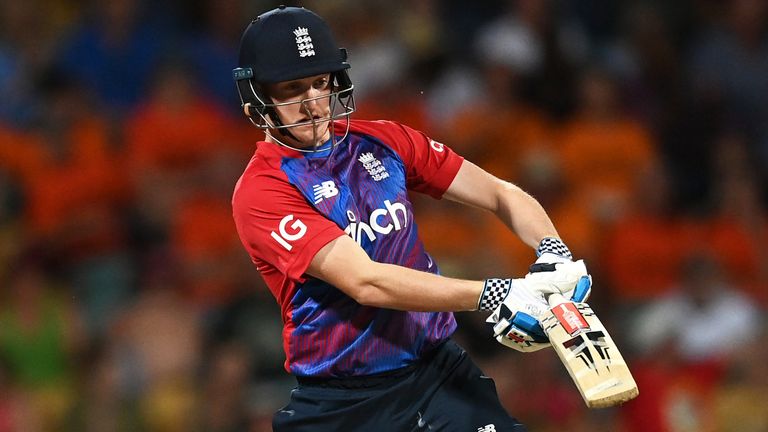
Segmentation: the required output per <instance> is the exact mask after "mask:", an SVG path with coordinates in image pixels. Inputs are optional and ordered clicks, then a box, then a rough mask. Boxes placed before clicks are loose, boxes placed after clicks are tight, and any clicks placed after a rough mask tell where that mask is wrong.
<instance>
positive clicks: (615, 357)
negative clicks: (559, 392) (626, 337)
mask: <svg viewBox="0 0 768 432" xmlns="http://www.w3.org/2000/svg"><path fill="white" fill-rule="evenodd" d="M547 300H548V302H549V306H550V312H551V313H548V314H547V315H546V317H545V318H544V319H543V320H542V321H541V326H542V327H543V328H544V332H545V333H546V334H547V336H548V337H549V341H550V342H551V343H552V347H554V349H555V351H556V352H557V355H558V357H560V360H561V361H562V362H563V364H564V365H565V368H566V369H567V370H568V374H569V375H571V378H572V379H573V382H574V383H575V384H576V387H577V388H578V389H579V393H581V397H582V398H583V399H584V402H585V403H586V404H587V406H588V407H589V408H605V407H611V406H615V405H620V404H622V403H624V402H627V401H628V400H631V399H633V398H634V397H636V396H637V395H638V394H639V390H638V388H637V384H636V383H635V380H634V378H632V374H631V373H630V371H629V367H627V363H626V362H625V361H624V358H623V357H622V356H621V353H620V352H619V349H618V348H617V347H616V343H615V342H614V341H613V339H612V338H611V336H610V335H609V334H608V331H607V330H606V329H605V326H603V323H602V322H600V319H598V318H597V315H595V313H594V312H593V311H592V308H591V307H589V305H588V304H586V303H574V302H571V301H569V300H566V299H565V297H563V296H561V295H559V294H552V295H550V296H549V298H548V299H547Z"/></svg>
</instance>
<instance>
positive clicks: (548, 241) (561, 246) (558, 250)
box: [536, 237, 573, 260]
mask: <svg viewBox="0 0 768 432" xmlns="http://www.w3.org/2000/svg"><path fill="white" fill-rule="evenodd" d="M544 253H551V254H555V255H559V256H561V257H565V258H568V259H570V260H572V259H573V255H572V254H571V251H570V250H569V249H568V246H566V245H565V243H563V241H562V240H560V239H559V238H555V237H544V238H543V239H542V240H541V242H540V243H539V247H538V249H536V256H537V257H540V256H541V254H544Z"/></svg>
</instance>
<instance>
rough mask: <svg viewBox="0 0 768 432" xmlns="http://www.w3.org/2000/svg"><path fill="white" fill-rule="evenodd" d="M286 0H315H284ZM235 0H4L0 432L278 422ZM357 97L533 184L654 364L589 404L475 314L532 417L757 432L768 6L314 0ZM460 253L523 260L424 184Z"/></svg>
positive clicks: (453, 251)
mask: <svg viewBox="0 0 768 432" xmlns="http://www.w3.org/2000/svg"><path fill="white" fill-rule="evenodd" d="M285 3H286V4H289V5H295V4H297V2H285ZM278 4H279V3H278V2H272V1H246V0H194V1H183V0H163V1H149V0H144V1H142V0H108V1H97V0H93V1H87V0H1V1H0V432H6V431H98V432H101V431H105V432H108V431H160V432H165V431H169V432H173V431H180V432H181V431H184V432H187V431H215V432H225V431H246V430H247V431H263V430H269V429H270V419H271V415H272V413H273V412H274V411H275V410H276V409H277V408H279V407H280V406H282V405H283V404H285V403H286V401H287V398H288V395H289V390H290V388H291V387H292V385H293V383H294V381H293V380H292V379H291V378H290V376H288V375H287V374H286V373H285V372H284V370H283V369H282V364H283V360H284V357H283V353H282V347H281V336H280V331H281V324H280V316H279V313H278V307H277V305H276V304H275V302H274V300H273V299H272V297H271V296H270V294H269V293H268V291H267V290H266V288H265V286H264V284H263V282H262V281H261V279H260V277H259V276H258V273H257V272H256V270H255V268H254V267H253V265H252V264H251V263H250V261H249V259H248V257H247V256H246V254H245V252H244V250H243V249H242V247H241V246H240V244H239V241H238V239H237V236H236V233H235V229H234V224H233V222H232V220H231V210H230V205H229V202H230V196H231V191H232V187H233V185H234V182H235V181H236V179H237V177H238V176H239V174H240V173H241V172H242V169H243V168H244V166H245V164H246V162H247V160H248V158H249V157H250V155H251V153H252V152H253V150H254V143H255V142H256V141H257V140H258V139H259V138H260V137H261V136H262V135H261V133H260V132H259V131H258V130H256V129H255V128H253V127H252V126H251V125H250V123H248V122H247V121H246V120H245V118H244V117H243V116H242V115H241V114H240V111H239V101H238V100H237V96H236V92H235V89H234V85H233V83H232V79H231V69H232V68H233V67H234V66H235V63H236V60H237V48H238V45H239V37H240V34H241V32H242V30H243V29H244V28H245V26H246V25H247V23H248V22H249V21H250V19H252V18H254V17H255V16H256V15H257V14H258V13H260V12H263V11H266V10H268V9H271V8H272V7H274V6H277V5H278ZM303 5H304V6H307V7H309V8H310V9H313V10H315V11H317V12H319V13H320V14H322V15H323V16H325V17H326V19H327V20H328V21H329V23H330V25H331V26H332V27H333V29H334V31H335V32H336V34H337V38H338V39H339V42H340V44H341V45H342V46H345V47H347V48H348V49H349V53H350V61H351V64H352V69H351V76H352V79H353V81H354V83H355V85H356V89H355V93H356V96H357V104H358V107H359V111H358V112H357V113H356V114H355V115H354V116H355V117H356V118H365V119H382V118H386V119H392V120H398V121H401V122H403V123H406V124H409V125H411V126H413V127H415V128H418V129H422V130H424V131H426V132H427V133H428V134H429V135H430V136H431V137H432V138H434V139H436V140H438V141H441V142H443V143H445V144H446V145H448V146H450V147H452V148H453V149H455V150H456V151H458V152H459V153H461V154H462V155H464V156H465V157H467V158H468V159H470V160H472V161H474V162H475V163H477V164H479V165H481V166H483V167H485V168H486V169H487V170H489V171H491V172H492V173H494V174H496V175H497V176H500V177H502V178H505V179H508V180H510V181H513V182H515V183H517V184H519V185H520V186H522V187H523V188H524V189H526V190H528V191H529V192H530V193H532V194H533V195H534V196H535V197H536V198H538V199H539V200H540V202H541V203H542V204H543V205H544V206H545V207H546V208H547V210H548V211H549V213H550V215H551V216H552V218H553V219H554V221H555V224H556V226H557V227H558V229H559V231H560V234H561V235H562V237H563V238H564V239H565V240H566V242H567V243H568V244H569V245H570V247H571V249H572V250H573V252H574V253H575V255H576V256H577V257H580V258H584V259H586V260H587V263H588V266H589V268H590V270H591V272H592V273H593V276H594V280H595V289H594V294H593V297H592V300H591V301H590V303H592V304H593V306H594V308H595V309H596V310H597V311H598V313H599V315H600V316H601V317H602V318H603V321H604V322H605V323H606V324H607V326H608V328H609V329H610V330H611V332H612V333H613V335H614V337H615V339H616V340H617V341H618V342H619V344H620V346H621V348H622V350H623V352H624V354H625V357H626V358H627V359H628V360H629V363H630V366H631V367H632V369H633V371H634V373H635V378H636V379H637V381H638V383H639V385H640V397H639V398H638V399H636V400H635V401H632V402H630V403H628V404H626V405H625V406H624V407H622V408H617V409H605V410H598V411H588V410H587V409H586V408H585V407H584V405H583V402H582V401H581V399H580V397H579V395H578V393H577V391H576V389H575V387H573V385H572V383H571V382H570V379H569V378H568V376H567V375H566V374H565V372H564V369H563V368H562V366H561V364H560V362H559V360H557V358H556V356H555V355H554V353H553V352H552V351H543V352H538V353H533V354H529V355H522V354H519V353H516V352H513V351H509V350H506V349H505V348H503V347H502V346H500V345H498V344H496V343H495V342H494V341H492V340H491V339H490V338H489V335H488V331H487V330H486V329H485V328H484V325H483V324H484V323H483V320H484V317H483V316H481V314H476V313H462V314H457V316H458V318H459V320H460V330H459V332H458V333H457V336H456V338H457V339H458V340H459V341H460V342H461V343H462V344H464V345H465V346H466V347H467V348H468V349H469V350H470V352H471V353H472V355H473V357H474V358H475V360H476V361H477V362H478V363H479V364H480V365H481V366H482V367H483V368H484V369H485V371H486V372H487V373H488V374H489V375H491V376H493V377H494V378H495V380H496V383H497V386H498V389H499V393H500V396H501V399H502V401H503V403H504V404H505V406H506V407H507V408H508V409H509V411H510V412H511V413H513V414H514V415H515V416H517V417H519V418H520V419H522V420H523V421H524V422H525V423H527V424H528V425H529V427H530V428H531V430H533V431H558V432H561V431H739V432H750V431H762V432H764V431H766V430H768V409H766V408H767V407H768V400H767V399H766V396H765V395H766V394H768V335H767V333H766V323H765V312H766V308H767V307H768V234H767V231H766V222H767V220H766V202H767V201H766V198H767V197H768V194H767V192H768V189H767V188H766V179H765V175H766V174H765V173H766V171H768V35H767V33H766V30H768V2H765V1H763V0H733V1H728V2H721V1H715V0H681V1H674V2H671V1H663V0H656V1H653V0H648V1H626V0H625V1H597V0H578V1H568V0H559V1H556V0H549V1H548V0H518V1H501V0H494V1H487V0H484V1H472V2H466V1H459V0H445V1H437V0H416V1H404V0H387V1H382V0H373V1H355V0H333V1H329V0H323V1H320V0H316V1H307V2H305V3H303ZM414 200H415V201H416V204H417V214H416V221H417V223H418V225H419V228H420V231H421V233H422V236H423V239H424V240H425V242H426V244H427V247H428V250H429V251H431V253H432V254H433V255H434V256H435V257H436V258H437V262H438V264H440V266H441V269H442V271H443V273H444V274H446V275H450V276H460V277H467V278H470V277H471V278H483V277H490V276H520V275H522V274H523V273H524V272H525V271H526V268H527V266H528V265H529V264H530V263H531V262H532V261H533V259H534V254H533V251H532V250H530V249H529V248H527V247H526V246H524V245H522V244H521V243H520V242H519V241H517V240H516V238H515V237H514V236H513V235H512V234H510V233H508V232H507V231H506V230H505V229H504V228H503V227H502V226H501V225H500V223H498V222H496V221H494V220H493V219H492V218H491V217H490V216H489V215H486V214H482V213H480V212H478V211H476V210H472V209H466V208H461V207H459V206H456V205H454V204H451V203H448V202H441V201H433V200H431V199H428V198H424V197H414Z"/></svg>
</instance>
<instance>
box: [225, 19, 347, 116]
mask: <svg viewBox="0 0 768 432" xmlns="http://www.w3.org/2000/svg"><path fill="white" fill-rule="evenodd" d="M349 67H350V66H349V63H347V51H346V50H345V49H344V48H339V47H338V46H337V45H336V41H335V40H334V37H333V34H332V33H331V29H330V28H329V27H328V24H326V22H325V21H324V20H323V19H322V18H321V17H320V16H318V15H317V14H315V13H314V12H312V11H310V10H307V9H304V8H300V7H286V6H280V7H278V8H276V9H273V10H271V11H269V12H266V13H264V14H262V15H259V16H258V17H257V18H256V19H255V20H253V21H251V23H250V24H249V25H248V27H247V28H246V29H245V32H244V33H243V37H242V39H241V41H240V58H239V61H238V67H237V68H235V69H234V70H233V71H232V76H233V78H234V80H235V83H236V85H237V90H238V92H239V94H240V102H241V104H242V107H243V111H244V112H245V114H246V115H247V116H248V117H249V118H250V119H251V122H252V123H254V124H255V125H256V126H257V127H259V128H262V129H278V130H281V131H282V130H284V129H286V128H289V127H294V126H298V125H301V124H302V123H293V124H282V123H281V121H280V119H279V117H278V116H277V115H276V112H275V111H274V109H275V107H276V106H277V105H276V104H274V103H272V100H271V99H270V98H269V97H268V96H267V95H266V94H265V93H264V91H263V84H269V83H276V82H281V81H290V80H294V79H299V78H305V77H309V76H313V75H319V74H324V73H330V74H331V81H332V83H333V88H332V91H331V94H330V97H331V100H332V110H331V114H330V117H328V118H325V119H322V120H324V121H330V120H336V119H339V118H342V117H345V118H348V117H349V115H350V114H351V113H352V112H353V111H354V99H353V98H352V90H353V88H354V86H353V85H352V82H351V81H350V79H349V75H348V74H347V69H349ZM324 97H327V96H324ZM304 102H305V100H302V101H297V102H288V103H304ZM336 102H338V105H337V104H336ZM283 104H286V103H283Z"/></svg>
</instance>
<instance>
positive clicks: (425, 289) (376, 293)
mask: <svg viewBox="0 0 768 432" xmlns="http://www.w3.org/2000/svg"><path fill="white" fill-rule="evenodd" d="M358 286H359V294H358V298H357V299H356V300H357V301H358V302H359V303H361V304H365V305H368V306H376V307H384V308H389V309H398V310H409V311H423V312H427V311H429V312H432V311H467V310H473V309H476V308H477V300H478V298H479V297H480V293H481V292H482V290H483V282H482V281H470V280H463V279H454V278H448V277H443V276H438V275H435V274H432V273H427V272H422V271H418V270H413V269H409V268H406V267H401V266H397V265H392V264H382V263H376V262H371V265H370V271H369V272H367V273H366V274H364V275H362V277H361V280H360V281H359V282H358Z"/></svg>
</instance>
